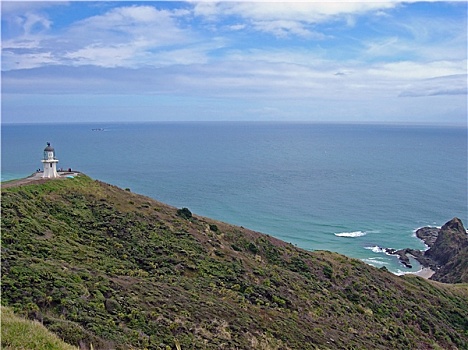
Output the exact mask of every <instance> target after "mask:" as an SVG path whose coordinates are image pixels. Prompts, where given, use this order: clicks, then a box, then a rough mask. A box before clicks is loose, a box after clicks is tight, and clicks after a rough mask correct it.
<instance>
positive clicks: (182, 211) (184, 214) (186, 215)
mask: <svg viewBox="0 0 468 350" xmlns="http://www.w3.org/2000/svg"><path fill="white" fill-rule="evenodd" d="M177 215H179V216H180V217H181V218H184V219H187V220H189V219H191V218H192V212H191V211H190V210H189V209H188V208H182V209H178V210H177Z"/></svg>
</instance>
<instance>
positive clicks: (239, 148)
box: [1, 122, 468, 273]
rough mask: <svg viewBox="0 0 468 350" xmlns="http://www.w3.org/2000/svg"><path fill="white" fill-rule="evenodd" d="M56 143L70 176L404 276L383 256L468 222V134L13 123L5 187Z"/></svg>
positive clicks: (460, 130) (6, 129)
mask: <svg viewBox="0 0 468 350" xmlns="http://www.w3.org/2000/svg"><path fill="white" fill-rule="evenodd" d="M93 129H101V130H99V131H96V130H93ZM46 142H51V144H52V146H53V147H54V148H55V150H56V156H57V158H58V159H59V163H58V167H63V168H72V169H76V170H79V171H82V172H84V173H86V174H87V175H89V176H91V177H92V178H95V179H99V180H102V181H105V182H108V183H111V184H114V185H117V186H120V187H123V188H130V189H131V190H132V192H136V193H140V194H144V195H147V196H150V197H152V198H154V199H157V200H159V201H162V202H165V203H168V204H171V205H173V206H176V207H179V208H181V207H187V208H189V209H190V210H191V211H192V212H193V213H196V214H198V215H203V216H207V217H211V218H214V219H217V220H221V221H225V222H228V223H232V224H236V225H241V226H244V227H247V228H251V229H254V230H257V231H260V232H264V233H268V234H270V235H272V236H275V237H278V238H280V239H282V240H285V241H287V242H291V243H293V244H295V245H297V246H299V247H302V248H305V249H309V250H317V249H325V250H331V251H336V252H339V253H342V254H345V255H348V256H350V257H355V258H359V259H362V260H363V261H365V262H367V263H370V264H372V265H374V266H377V267H381V266H386V267H387V268H389V269H390V270H391V271H393V272H396V273H402V272H408V271H410V270H407V269H405V268H404V267H402V266H401V265H400V264H399V262H398V261H397V260H396V258H394V257H392V256H388V255H386V254H385V253H383V252H382V251H381V249H380V248H381V247H391V248H404V247H411V248H416V249H424V248H425V246H424V244H423V243H422V242H421V241H420V240H418V239H417V238H416V237H415V234H414V231H415V229H417V228H419V227H421V226H426V225H429V226H441V225H443V224H444V223H445V222H446V221H448V220H450V219H451V218H453V217H455V216H457V217H459V218H460V219H462V221H463V222H464V224H465V226H467V224H468V208H467V129H466V127H449V126H447V127H445V126H415V125H358V124H355V125H341V124H333V125H328V124H294V123H291V124H287V123H240V122H239V123H229V122H220V123H208V122H207V123H169V122H168V123H128V124H122V123H120V124H112V123H109V124H105V123H102V124H57V125H50V124H35V125H2V139H1V146H2V152H1V153H2V161H1V165H2V168H1V176H2V181H5V180H8V179H13V178H20V177H25V176H28V175H30V174H31V173H33V172H34V171H35V170H36V169H38V168H41V166H42V164H41V162H40V160H41V158H42V152H43V149H44V147H45V146H46ZM67 181H68V180H67ZM70 181H73V180H70ZM418 269H419V265H418V264H415V266H414V268H413V269H412V271H417V270H418Z"/></svg>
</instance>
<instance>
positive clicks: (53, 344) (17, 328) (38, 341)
mask: <svg viewBox="0 0 468 350" xmlns="http://www.w3.org/2000/svg"><path fill="white" fill-rule="evenodd" d="M1 344H2V349H3V350H30V349H37V350H77V349H78V348H76V347H74V346H71V345H68V344H67V343H64V342H63V341H62V340H60V339H59V338H58V337H57V336H56V335H55V334H53V333H51V332H49V331H48V330H47V328H45V327H44V326H43V325H41V324H40V323H39V322H37V321H29V320H26V319H24V318H21V317H18V316H17V315H15V314H14V313H13V311H12V310H11V309H10V308H7V307H3V306H2V343H1Z"/></svg>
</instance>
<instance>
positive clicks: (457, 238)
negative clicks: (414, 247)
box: [424, 218, 468, 283]
mask: <svg viewBox="0 0 468 350" xmlns="http://www.w3.org/2000/svg"><path fill="white" fill-rule="evenodd" d="M424 255H425V256H426V257H428V258H430V259H432V260H433V261H436V262H437V263H438V264H439V266H440V268H439V269H437V270H436V272H435V274H434V275H433V276H432V279H433V280H436V281H439V282H446V283H461V282H464V283H466V282H468V235H467V233H466V230H465V228H464V227H463V223H462V222H461V220H460V219H458V218H454V219H452V220H450V221H449V222H447V223H446V224H445V225H444V226H442V228H441V229H440V230H439V235H438V237H437V240H436V241H435V242H434V245H433V246H432V247H431V248H430V249H429V250H427V251H426V252H425V254H424Z"/></svg>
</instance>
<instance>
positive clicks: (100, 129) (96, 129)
mask: <svg viewBox="0 0 468 350" xmlns="http://www.w3.org/2000/svg"><path fill="white" fill-rule="evenodd" d="M91 130H92V131H104V129H103V128H93V129H91Z"/></svg>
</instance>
